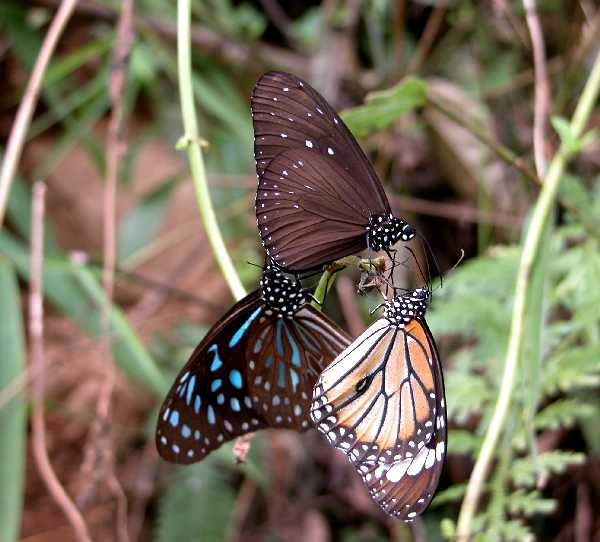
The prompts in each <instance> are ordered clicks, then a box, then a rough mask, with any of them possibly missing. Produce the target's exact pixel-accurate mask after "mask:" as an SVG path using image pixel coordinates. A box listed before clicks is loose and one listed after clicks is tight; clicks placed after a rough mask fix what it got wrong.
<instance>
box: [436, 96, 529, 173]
mask: <svg viewBox="0 0 600 542" xmlns="http://www.w3.org/2000/svg"><path fill="white" fill-rule="evenodd" d="M428 103H429V104H431V105H432V106H433V107H434V108H435V109H437V110H438V111H439V112H440V113H443V114H444V115H445V116H446V117H448V118H449V119H450V120H452V121H453V122H455V123H456V124H458V125H459V126H462V127H463V128H464V129H465V130H467V131H468V132H470V133H471V134H473V135H474V136H475V137H476V138H477V139H479V141H481V142H482V143H483V144H484V145H486V146H487V147H489V148H490V149H491V150H492V151H494V152H495V153H496V154H497V155H498V156H499V157H500V158H501V159H502V160H504V161H505V162H507V163H508V164H511V165H512V166H514V167H516V168H517V169H518V170H519V171H520V172H521V173H522V174H523V175H525V177H527V178H528V179H529V180H530V181H533V182H534V183H535V184H537V185H539V184H540V179H539V177H538V176H537V175H536V174H535V171H533V170H532V169H531V168H530V167H529V166H528V165H527V164H526V163H525V161H524V160H523V159H522V158H520V157H519V156H517V155H516V154H515V153H514V152H513V151H511V150H510V149H509V148H508V147H505V146H504V145H502V144H501V143H498V142H497V141H495V140H494V139H493V138H491V137H490V136H489V135H488V134H486V133H485V132H484V131H483V130H482V129H481V128H480V127H479V126H477V125H476V124H475V123H473V122H471V121H468V120H466V119H465V118H464V117H461V116H460V115H458V114H457V113H455V112H454V111H452V109H450V108H448V107H446V105H444V104H443V103H441V102H440V101H438V100H436V99H435V98H433V97H431V96H429V98H428Z"/></svg>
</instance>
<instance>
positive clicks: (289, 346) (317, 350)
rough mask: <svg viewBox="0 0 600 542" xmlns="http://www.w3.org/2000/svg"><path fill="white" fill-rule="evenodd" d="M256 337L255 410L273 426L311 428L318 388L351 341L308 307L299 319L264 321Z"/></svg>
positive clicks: (251, 360)
mask: <svg viewBox="0 0 600 542" xmlns="http://www.w3.org/2000/svg"><path fill="white" fill-rule="evenodd" d="M253 334H254V335H253V337H252V338H251V340H250V341H249V350H248V353H247V358H248V368H249V371H248V386H249V392H250V396H251V398H252V401H253V403H254V407H255V409H256V410H257V411H258V412H260V414H261V416H262V417H263V418H264V419H265V420H267V421H268V423H269V425H270V426H272V427H286V428H292V429H296V430H297V431H305V430H307V429H308V428H309V426H310V418H309V415H308V413H309V411H310V398H311V392H312V387H313V386H314V384H315V382H316V380H317V378H318V376H319V374H320V372H321V371H322V370H323V368H324V367H325V366H326V365H327V364H329V363H331V361H332V360H333V358H334V357H335V356H336V355H337V354H338V353H339V352H341V351H342V350H343V349H344V348H345V347H346V346H347V345H348V344H349V343H350V339H349V337H348V336H347V335H346V334H344V333H343V332H341V330H339V328H338V327H337V326H336V324H335V323H333V322H332V321H331V320H330V319H329V318H327V317H326V316H325V315H324V314H322V313H321V312H319V311H317V310H316V309H314V308H313V307H311V306H310V305H308V304H306V305H304V306H303V307H302V308H301V309H300V310H299V311H298V312H297V313H296V314H295V315H294V318H289V319H288V318H276V319H275V320H274V321H272V322H268V321H264V322H263V324H262V325H261V324H260V323H259V325H258V326H256V328H255V330H254V331H253ZM250 346H252V347H251V348H250Z"/></svg>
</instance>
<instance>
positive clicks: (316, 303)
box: [310, 268, 335, 310]
mask: <svg viewBox="0 0 600 542" xmlns="http://www.w3.org/2000/svg"><path fill="white" fill-rule="evenodd" d="M329 279H332V280H331V281H330V280H329ZM334 281H335V276H334V275H333V272H332V271H331V270H330V269H329V268H327V269H325V271H324V272H323V274H322V275H321V277H320V278H319V284H317V287H316V288H315V293H314V294H313V297H314V299H313V300H312V301H311V302H310V304H311V305H312V306H313V307H314V308H315V309H317V310H321V308H322V307H323V301H325V296H326V295H327V292H328V291H329V288H331V285H332V284H333V283H334ZM330 282H331V283H330Z"/></svg>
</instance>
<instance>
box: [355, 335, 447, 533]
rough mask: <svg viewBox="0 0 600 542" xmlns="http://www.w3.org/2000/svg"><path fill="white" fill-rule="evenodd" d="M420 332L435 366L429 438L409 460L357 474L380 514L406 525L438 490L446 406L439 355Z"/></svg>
mask: <svg viewBox="0 0 600 542" xmlns="http://www.w3.org/2000/svg"><path fill="white" fill-rule="evenodd" d="M421 327H422V330H423V333H424V334H425V336H426V338H427V341H428V343H429V348H430V350H431V351H432V353H433V360H434V365H435V370H434V376H435V394H436V419H435V427H434V431H433V436H432V438H431V439H430V440H429V442H427V444H425V445H424V446H423V447H422V448H420V449H419V450H418V452H417V453H416V454H415V455H414V456H412V457H409V456H407V457H406V458H404V459H402V460H400V461H396V462H394V463H391V464H387V465H360V466H358V471H359V473H360V474H361V476H362V478H363V481H364V482H365V484H366V485H367V487H368V488H369V492H370V493H371V496H372V497H373V499H374V500H375V502H377V504H379V506H380V507H381V508H382V509H383V511H384V512H386V513H388V514H390V515H392V516H394V517H397V518H399V519H402V520H404V521H410V520H412V519H413V518H414V517H415V516H417V515H419V514H422V513H423V512H424V511H425V510H426V509H427V507H428V506H429V504H430V502H431V499H432V498H433V495H434V493H435V490H436V488H437V486H438V483H439V480H440V475H441V473H442V468H443V466H444V459H445V455H446V404H445V400H444V378H443V374H442V366H441V364H440V359H439V355H438V352H437V349H436V346H435V342H434V340H433V337H432V335H431V332H430V331H429V329H428V328H427V325H426V324H425V323H423V324H422V326H421Z"/></svg>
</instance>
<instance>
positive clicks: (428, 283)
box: [404, 246, 431, 289]
mask: <svg viewBox="0 0 600 542" xmlns="http://www.w3.org/2000/svg"><path fill="white" fill-rule="evenodd" d="M404 248H405V249H406V250H408V252H410V253H411V254H412V257H413V260H414V261H415V265H416V266H417V269H418V270H419V275H421V278H422V279H423V281H424V282H425V284H427V287H428V288H429V289H431V288H430V286H431V281H430V279H428V278H427V276H429V277H431V275H429V267H427V274H426V273H424V271H423V268H422V267H421V264H420V263H419V259H418V258H417V255H416V254H415V252H414V250H413V249H412V248H410V247H408V246H407V247H404ZM425 264H426V265H427V258H426V259H425Z"/></svg>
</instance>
